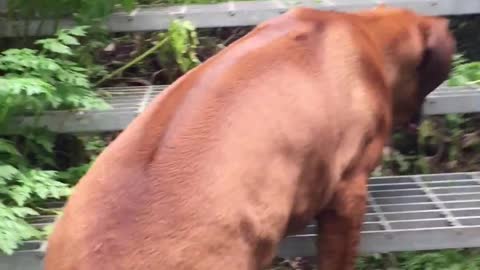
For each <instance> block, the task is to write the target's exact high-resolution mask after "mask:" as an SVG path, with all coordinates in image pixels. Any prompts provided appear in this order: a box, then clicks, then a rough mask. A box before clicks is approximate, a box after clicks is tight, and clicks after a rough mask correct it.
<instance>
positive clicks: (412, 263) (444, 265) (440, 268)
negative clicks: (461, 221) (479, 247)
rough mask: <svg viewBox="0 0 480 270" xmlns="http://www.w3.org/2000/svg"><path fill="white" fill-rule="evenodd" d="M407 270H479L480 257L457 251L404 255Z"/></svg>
mask: <svg viewBox="0 0 480 270" xmlns="http://www.w3.org/2000/svg"><path fill="white" fill-rule="evenodd" d="M399 261H401V266H402V269H405V270H478V269H480V256H478V254H468V253H466V252H461V251H457V250H446V251H440V252H425V253H404V254H401V255H400V256H399Z"/></svg>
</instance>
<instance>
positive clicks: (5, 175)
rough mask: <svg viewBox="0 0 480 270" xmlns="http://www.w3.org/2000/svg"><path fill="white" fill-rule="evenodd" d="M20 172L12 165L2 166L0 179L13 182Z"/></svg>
mask: <svg viewBox="0 0 480 270" xmlns="http://www.w3.org/2000/svg"><path fill="white" fill-rule="evenodd" d="M18 172H19V171H18V169H17V168H15V167H13V166H12V165H0V179H3V180H11V179H12V178H13V177H15V176H16V175H17V174H18Z"/></svg>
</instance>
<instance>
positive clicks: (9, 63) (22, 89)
mask: <svg viewBox="0 0 480 270" xmlns="http://www.w3.org/2000/svg"><path fill="white" fill-rule="evenodd" d="M87 29H88V28H87V27H76V28H73V29H64V30H60V31H58V32H57V34H56V35H55V36H54V37H51V38H46V39H42V40H39V41H37V42H35V44H36V45H37V46H38V48H35V49H26V48H24V49H9V50H6V51H4V52H2V53H0V72H1V74H2V75H3V76H2V77H0V84H1V85H2V89H0V131H3V130H4V129H5V128H6V127H7V126H9V124H13V125H12V126H14V125H16V123H15V118H14V117H15V116H17V115H20V114H21V115H28V114H30V115H35V116H38V115H39V114H41V113H42V112H45V111H46V110H50V109H104V108H107V107H108V106H107V104H106V103H105V102H104V101H103V100H102V99H101V98H100V97H98V96H97V95H95V94H94V91H93V89H92V87H91V84H90V78H89V76H88V72H87V69H86V67H84V66H82V65H81V64H79V61H78V56H77V51H76V47H78V46H79V45H80V42H79V40H78V38H80V37H83V36H85V35H86V30H87ZM54 141H55V135H54V134H52V133H50V132H46V131H45V130H41V129H35V128H33V129H25V130H23V133H22V135H21V136H11V137H5V138H1V139H0V232H1V233H0V251H3V252H5V253H7V254H10V253H12V252H13V250H14V249H15V248H16V247H17V245H18V244H19V243H20V242H21V241H23V240H26V239H32V238H38V237H42V236H43V235H44V233H42V232H41V231H39V230H37V229H35V228H34V227H32V226H31V225H29V224H28V223H27V222H26V220H25V218H27V217H28V216H31V215H37V214H38V211H37V210H36V209H37V208H38V204H39V203H41V202H42V201H45V200H47V199H61V198H64V197H66V196H68V195H69V194H70V187H69V184H71V183H73V182H74V181H73V180H72V178H75V180H77V179H78V178H80V176H81V174H83V173H85V171H86V169H87V168H88V167H87V166H86V165H82V166H79V167H73V168H70V169H68V170H66V171H63V172H59V171H57V170H56V169H55V168H56V160H55V153H54V147H55V144H54Z"/></svg>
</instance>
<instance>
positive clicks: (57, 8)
mask: <svg viewBox="0 0 480 270" xmlns="http://www.w3.org/2000/svg"><path fill="white" fill-rule="evenodd" d="M135 5H136V1H135V0H102V1H85V0H62V1H60V2H59V1H55V0H35V1H31V0H8V7H9V16H10V18H14V19H22V20H26V21H27V22H28V20H30V19H31V18H39V19H59V18H62V17H65V16H71V15H72V14H73V15H74V16H75V18H76V19H77V20H78V21H79V22H81V23H90V22H92V21H93V20H98V19H100V20H102V19H104V18H105V17H106V16H108V15H110V14H111V13H112V12H113V11H114V10H115V9H116V8H122V9H125V10H127V11H128V10H132V9H133V8H134V7H135ZM54 30H56V29H54Z"/></svg>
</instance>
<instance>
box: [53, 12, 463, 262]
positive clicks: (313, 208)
mask: <svg viewBox="0 0 480 270" xmlns="http://www.w3.org/2000/svg"><path fill="white" fill-rule="evenodd" d="M454 44H455V42H454V39H453V37H452V36H451V34H450V33H449V31H448V22H447V21H446V20H445V19H440V18H433V17H423V16H419V15H416V14H414V13H412V12H410V11H407V10H399V9H393V8H385V7H382V8H378V9H374V10H369V11H365V12H360V13H354V14H344V13H335V12H322V11H315V10H311V9H306V8H299V9H295V10H293V11H290V12H288V13H286V14H284V15H282V16H279V17H277V18H275V19H272V20H270V21H268V22H266V23H263V24H261V25H260V26H258V27H257V28H255V29H254V30H253V31H252V32H251V33H249V34H248V35H246V36H245V37H244V38H242V39H240V40H239V41H237V42H235V43H234V44H233V45H231V46H229V47H228V48H226V49H224V50H223V51H222V52H220V53H219V54H218V55H216V56H214V57H212V58H211V59H210V60H208V61H207V62H206V63H204V64H202V65H201V66H199V67H198V68H196V69H194V70H193V71H191V72H189V73H188V74H187V75H185V76H183V77H182V78H180V79H179V80H178V81H177V82H175V83H174V84H173V85H172V86H170V87H169V89H168V90H166V92H165V93H164V94H163V95H161V96H160V97H158V98H157V99H156V100H155V101H154V102H153V103H152V104H151V105H150V106H149V108H148V109H147V110H146V111H145V112H144V113H143V114H142V115H140V116H139V117H138V118H137V119H136V120H135V121H133V123H132V124H131V125H130V126H129V127H128V128H127V129H126V130H125V131H124V132H123V133H122V134H121V135H120V136H119V137H118V138H117V139H116V140H115V141H114V142H113V143H112V144H111V145H110V146H109V147H108V148H107V149H106V150H105V151H104V152H103V153H102V155H100V157H99V158H98V160H97V161H96V162H95V164H94V165H93V167H92V168H91V170H90V171H89V172H88V173H87V175H86V176H85V177H84V178H83V179H82V180H81V181H80V183H79V184H78V185H77V187H76V189H75V191H74V194H73V195H72V197H71V198H70V200H69V201H68V203H67V205H66V208H65V212H64V215H63V217H62V218H61V219H59V221H58V223H57V225H56V228H55V231H54V233H53V235H52V236H51V238H50V242H49V246H48V251H47V255H46V259H45V263H46V269H47V270H97V269H98V270H122V269H123V270H147V269H148V270H150V269H152V270H159V269H175V270H192V269H198V270H204V269H208V270H217V269H218V270H221V269H236V270H240V269H241V270H246V269H261V268H263V267H265V266H267V265H268V264H269V263H270V261H271V259H272V257H273V256H274V254H275V250H276V247H277V245H278V243H279V241H280V240H281V239H282V238H283V237H284V236H285V235H287V234H289V233H292V232H296V231H298V230H301V229H302V228H304V226H305V225H306V224H307V223H308V222H309V221H310V220H312V219H313V218H316V219H317V221H318V226H319V232H318V233H319V269H321V270H346V269H352V267H353V262H354V257H355V250H356V247H357V242H358V239H359V230H360V227H361V223H362V217H363V213H364V206H365V200H366V182H367V179H368V176H369V174H370V172H371V171H372V170H373V169H374V168H375V166H376V165H377V163H378V161H379V159H380V156H381V153H382V147H383V145H384V142H385V140H386V138H387V137H388V136H389V134H390V132H391V128H392V127H393V126H395V125H398V126H403V125H405V124H408V122H409V120H410V119H411V116H412V115H414V113H416V112H418V110H419V109H420V107H421V104H422V102H423V100H424V98H425V96H426V95H427V94H428V93H429V92H431V91H432V90H433V89H434V88H436V87H437V86H438V85H439V84H440V83H441V82H443V81H444V80H445V79H446V78H447V75H448V73H449V70H450V62H451V58H452V54H453V52H454V50H455V45H454Z"/></svg>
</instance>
